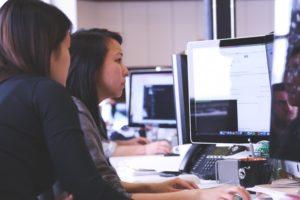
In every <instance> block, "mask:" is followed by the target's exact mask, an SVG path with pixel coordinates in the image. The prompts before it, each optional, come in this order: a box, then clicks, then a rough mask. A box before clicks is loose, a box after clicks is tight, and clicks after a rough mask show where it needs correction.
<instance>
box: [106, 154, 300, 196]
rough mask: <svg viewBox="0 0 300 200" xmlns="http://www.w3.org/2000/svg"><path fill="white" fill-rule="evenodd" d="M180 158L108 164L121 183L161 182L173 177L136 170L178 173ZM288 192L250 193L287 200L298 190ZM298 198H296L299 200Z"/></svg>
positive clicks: (116, 160) (257, 189)
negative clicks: (138, 173) (115, 172)
mask: <svg viewBox="0 0 300 200" xmlns="http://www.w3.org/2000/svg"><path fill="white" fill-rule="evenodd" d="M181 160H182V156H172V157H165V156H163V155H153V156H128V157H112V158H110V163H111V164H112V166H113V167H114V168H115V169H116V171H117V173H118V175H119V177H120V178H121V180H122V181H126V182H132V183H147V182H148V183H149V182H152V183H154V182H162V181H165V180H168V179H172V178H174V177H161V176H159V175H158V173H157V172H155V171H148V172H146V173H148V174H147V175H145V174H144V175H137V173H136V170H137V169H145V170H146V169H148V170H153V169H155V170H157V171H178V169H179V166H180V163H181ZM178 177H179V178H182V179H186V180H192V179H193V177H192V176H185V175H180V176H178ZM193 181H194V182H196V183H197V184H198V186H199V187H200V188H211V187H216V186H219V185H220V184H218V183H217V182H216V181H211V180H202V179H199V178H198V179H194V180H193ZM288 190H289V192H287V191H286V190H284V191H281V189H279V190H277V189H276V188H272V187H270V185H264V186H256V187H254V188H252V189H250V191H254V192H261V193H266V194H269V195H271V196H273V200H282V199H289V198H288V197H286V196H285V194H286V193H289V194H296V193H297V191H298V188H296V189H295V188H289V189H288ZM252 199H254V200H256V199H259V200H262V199H268V198H256V197H255V195H252ZM299 199H300V198H298V200H299Z"/></svg>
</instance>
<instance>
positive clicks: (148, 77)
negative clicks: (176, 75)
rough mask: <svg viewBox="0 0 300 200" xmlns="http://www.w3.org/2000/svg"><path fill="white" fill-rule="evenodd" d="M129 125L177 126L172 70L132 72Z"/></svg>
mask: <svg viewBox="0 0 300 200" xmlns="http://www.w3.org/2000/svg"><path fill="white" fill-rule="evenodd" d="M129 99H130V102H129V126H133V127H140V126H144V125H147V124H151V125H158V126H159V127H176V117H175V104H174V91H173V75H172V71H149V70H148V71H138V72H132V73H131V74H130V98H129Z"/></svg>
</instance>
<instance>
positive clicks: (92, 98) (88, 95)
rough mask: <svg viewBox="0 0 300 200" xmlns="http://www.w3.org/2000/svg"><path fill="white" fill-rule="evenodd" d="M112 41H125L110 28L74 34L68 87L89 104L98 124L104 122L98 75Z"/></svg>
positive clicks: (73, 93)
mask: <svg viewBox="0 0 300 200" xmlns="http://www.w3.org/2000/svg"><path fill="white" fill-rule="evenodd" d="M110 40H116V41H117V42H118V43H119V44H122V37H121V36H120V35H119V34H118V33H116V32H112V31H108V30H106V29H96V28H94V29H90V30H80V31H77V32H76V33H74V34H73V35H72V37H71V47H70V54H71V65H70V68H69V75H68V79H67V84H66V87H67V88H68V89H69V91H70V92H71V93H72V95H73V96H75V97H77V98H78V99H80V100H81V101H82V102H83V103H84V104H85V105H86V106H87V108H88V109H89V111H90V112H91V114H92V116H93V118H94V120H95V122H96V124H97V125H98V126H100V123H103V121H102V118H101V116H100V113H99V107H98V104H99V100H98V94H97V89H96V85H97V78H96V75H97V74H98V71H99V70H100V69H101V68H102V66H103V63H104V60H105V57H106V54H107V52H108V44H109V41H110ZM101 133H102V132H101ZM103 136H104V137H105V138H107V136H106V135H103Z"/></svg>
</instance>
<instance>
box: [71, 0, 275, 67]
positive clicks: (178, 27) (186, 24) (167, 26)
mask: <svg viewBox="0 0 300 200" xmlns="http://www.w3.org/2000/svg"><path fill="white" fill-rule="evenodd" d="M203 6H204V4H203V1H201V0H200V1H199V0H198V1H153V2H149V1H148V2H143V1H139V2H86V1H78V5H77V8H78V28H91V27H101V28H108V29H110V30H113V31H117V32H120V33H121V34H122V36H123V37H124V44H123V49H124V63H125V64H126V65H127V66H149V65H171V54H172V53H179V52H181V51H183V50H184V49H185V48H186V43H187V41H192V40H197V39H203V38H204V32H205V31H204V28H205V27H204V7H203ZM273 8H274V0H237V8H236V9H237V13H236V14H237V36H239V37H242V36H249V35H258V34H265V33H269V32H271V31H272V30H273V24H274V22H273V13H274V11H273V10H274V9H273Z"/></svg>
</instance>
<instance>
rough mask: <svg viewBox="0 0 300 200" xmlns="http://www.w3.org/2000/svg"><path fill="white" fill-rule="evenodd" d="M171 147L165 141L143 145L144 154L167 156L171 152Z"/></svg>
mask: <svg viewBox="0 0 300 200" xmlns="http://www.w3.org/2000/svg"><path fill="white" fill-rule="evenodd" d="M171 149H172V147H171V145H170V144H169V142H167V141H158V142H152V143H150V144H146V145H145V154H146V155H153V154H167V153H170V152H171Z"/></svg>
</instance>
